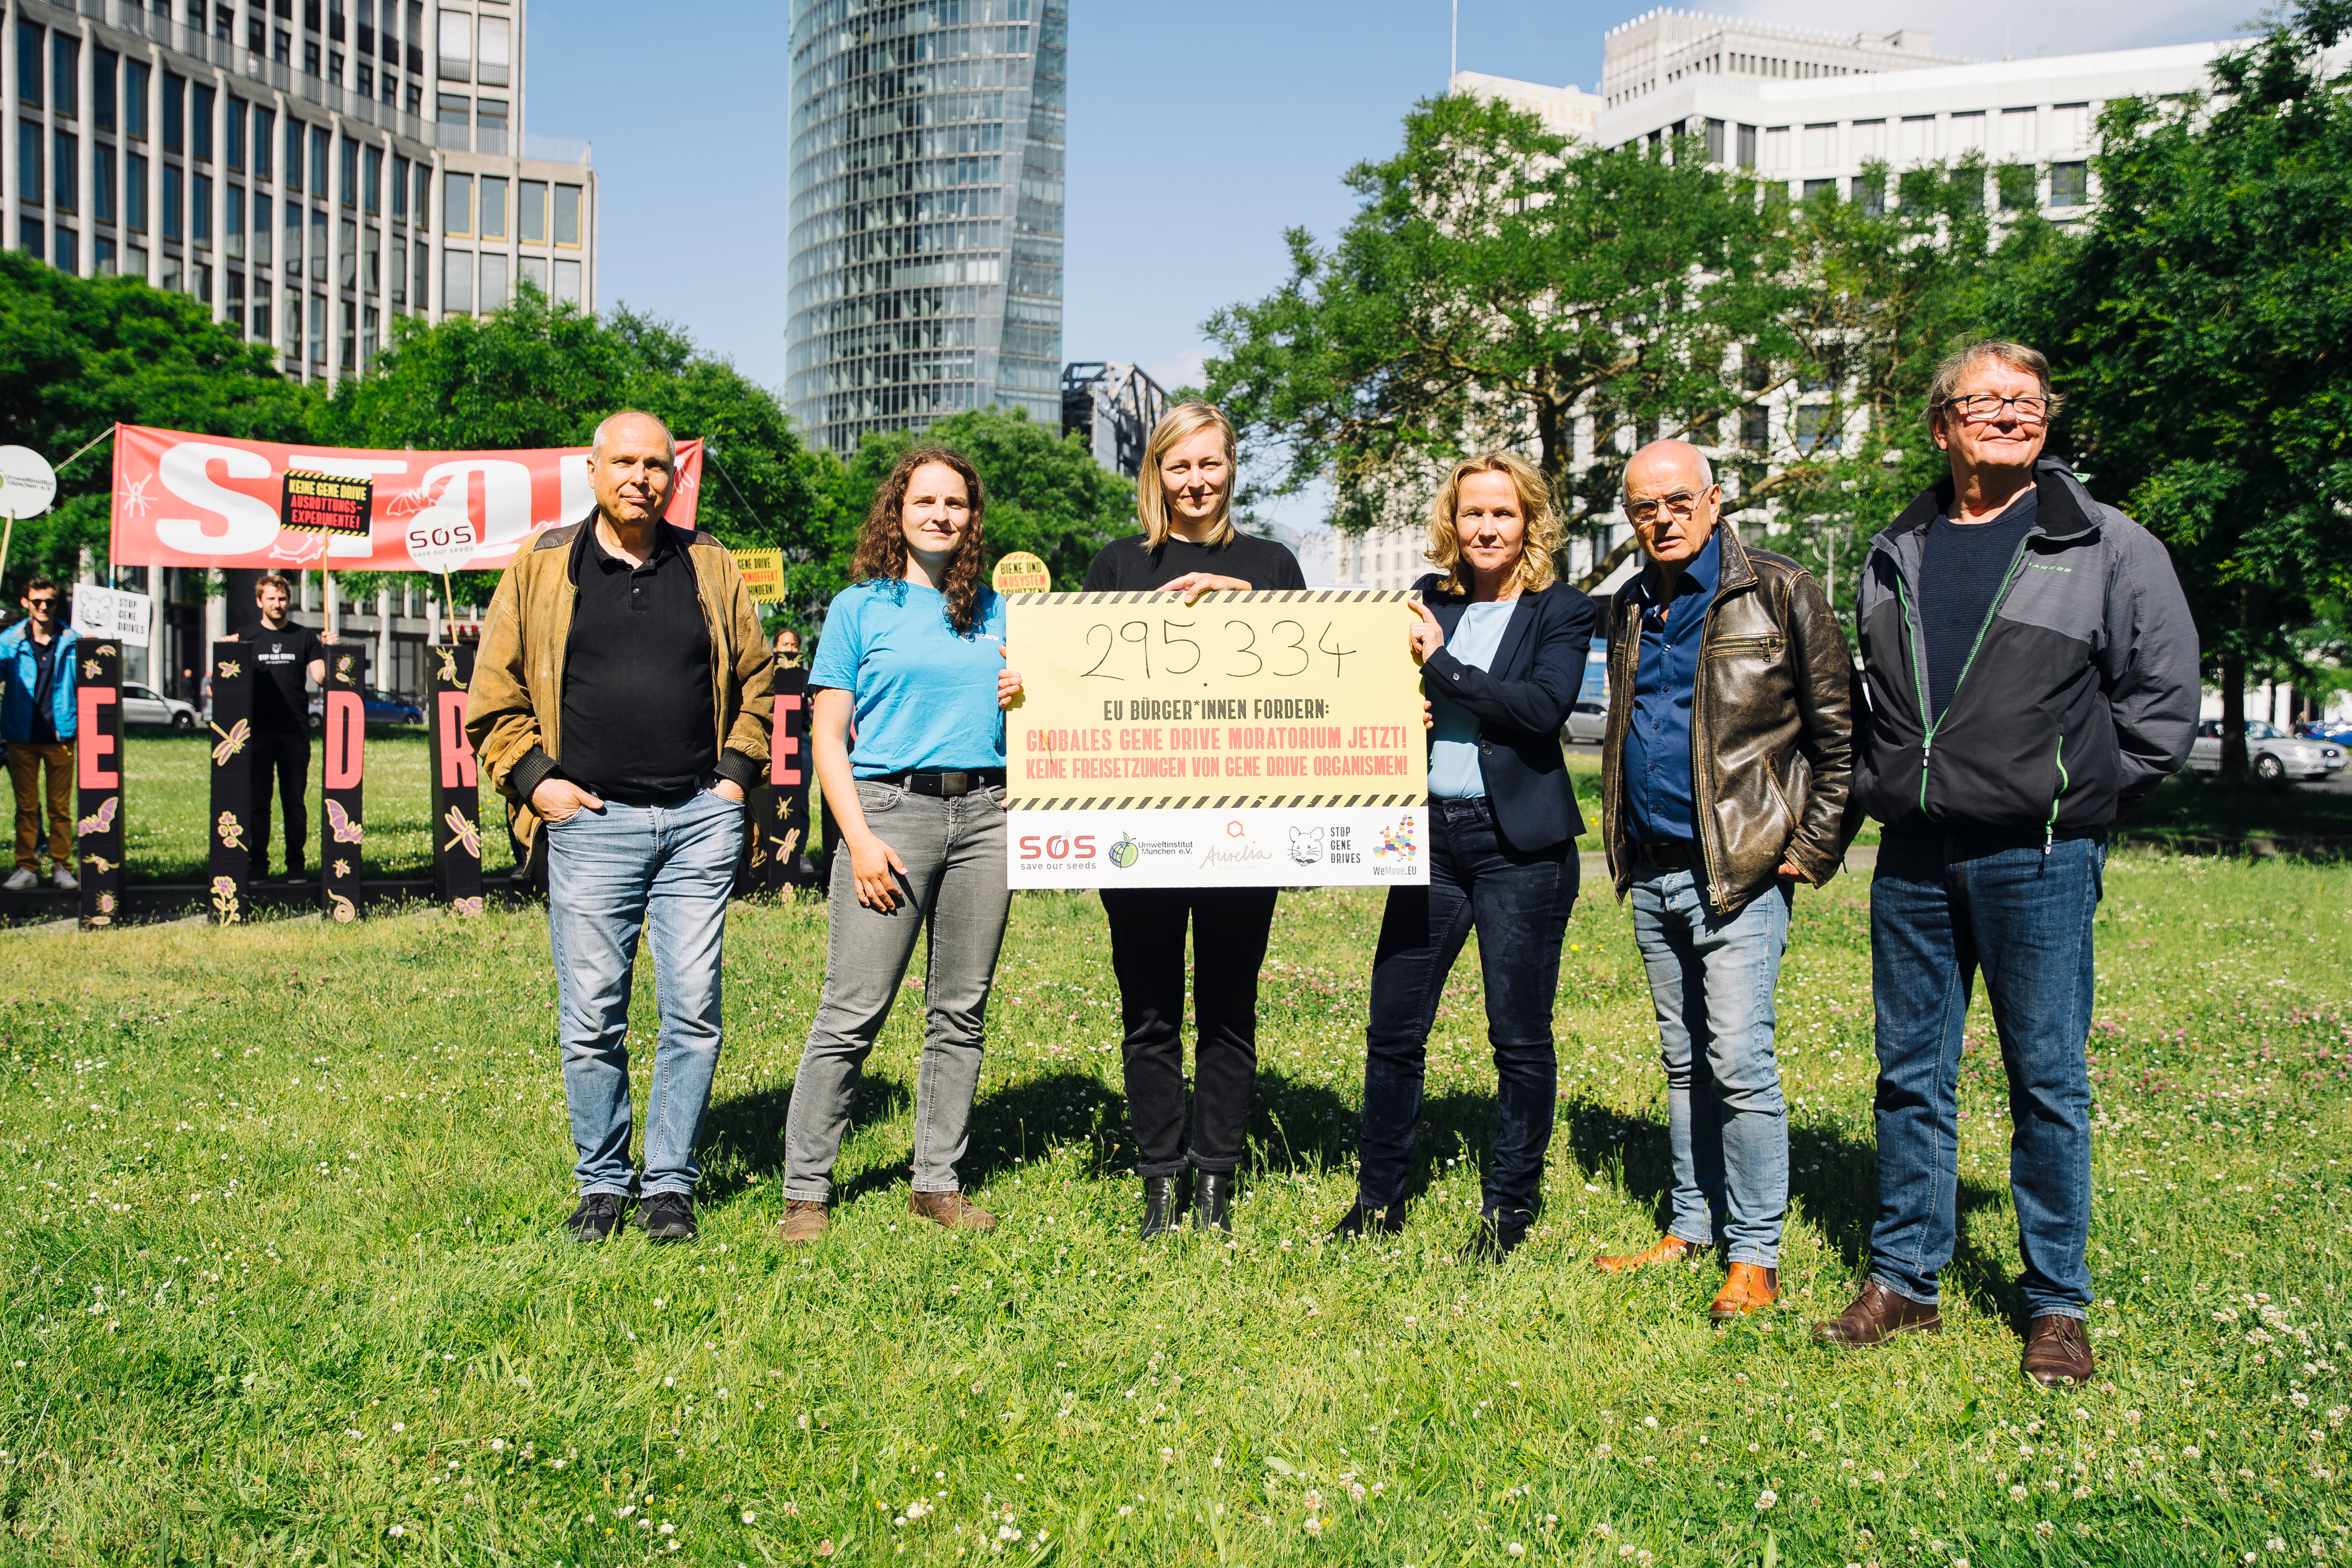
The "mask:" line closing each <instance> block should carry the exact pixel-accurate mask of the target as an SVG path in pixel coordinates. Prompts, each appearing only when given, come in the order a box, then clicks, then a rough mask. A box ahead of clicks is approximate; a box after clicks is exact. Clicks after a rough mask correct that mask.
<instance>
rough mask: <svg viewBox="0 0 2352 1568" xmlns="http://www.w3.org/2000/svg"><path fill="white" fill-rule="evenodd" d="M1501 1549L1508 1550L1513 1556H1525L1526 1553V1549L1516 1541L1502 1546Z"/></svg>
mask: <svg viewBox="0 0 2352 1568" xmlns="http://www.w3.org/2000/svg"><path fill="white" fill-rule="evenodd" d="M1503 1550H1504V1551H1506V1552H1509V1553H1510V1554H1511V1555H1512V1556H1514V1557H1525V1556H1526V1555H1527V1554H1528V1549H1527V1548H1526V1547H1524V1546H1522V1545H1520V1544H1519V1543H1518V1542H1516V1541H1514V1542H1511V1543H1510V1544H1509V1545H1508V1546H1506V1547H1504V1548H1503Z"/></svg>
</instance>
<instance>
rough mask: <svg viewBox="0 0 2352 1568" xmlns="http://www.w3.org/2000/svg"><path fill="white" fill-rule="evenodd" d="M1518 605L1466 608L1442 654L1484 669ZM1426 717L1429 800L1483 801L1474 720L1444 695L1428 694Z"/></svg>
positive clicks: (1501, 603)
mask: <svg viewBox="0 0 2352 1568" xmlns="http://www.w3.org/2000/svg"><path fill="white" fill-rule="evenodd" d="M1517 608H1518V601H1517V600H1516V599H1506V600H1502V601H1498V602H1496V603H1493V604H1465V605H1464V606H1463V607H1462V619H1461V620H1460V621H1458V622H1454V635H1453V636H1451V637H1448V638H1447V639H1446V640H1445V647H1446V651H1447V652H1449V653H1452V654H1453V655H1454V657H1455V658H1457V659H1459V660H1461V661H1462V662H1463V663H1464V664H1467V665H1469V666H1470V667H1471V668H1472V669H1474V670H1483V669H1485V668H1486V666H1487V665H1488V664H1490V663H1492V662H1493V660H1494V657H1495V650H1496V648H1498V647H1500V646H1502V643H1503V628H1504V627H1506V626H1508V625H1509V624H1510V623H1511V612H1512V611H1513V610H1516V609H1517ZM1429 713H1430V716H1431V717H1432V718H1433V719H1435V720H1436V721H1437V724H1436V727H1435V728H1434V729H1433V730H1432V731H1431V735H1432V736H1433V739H1432V741H1431V743H1430V747H1429V795H1430V799H1431V800H1485V799H1486V775H1485V774H1483V773H1481V772H1479V771H1478V716H1477V715H1475V714H1473V713H1471V712H1469V711H1467V710H1466V709H1464V708H1461V707H1457V706H1454V704H1452V703H1450V702H1448V701H1446V700H1445V694H1444V692H1432V693H1430V694H1429Z"/></svg>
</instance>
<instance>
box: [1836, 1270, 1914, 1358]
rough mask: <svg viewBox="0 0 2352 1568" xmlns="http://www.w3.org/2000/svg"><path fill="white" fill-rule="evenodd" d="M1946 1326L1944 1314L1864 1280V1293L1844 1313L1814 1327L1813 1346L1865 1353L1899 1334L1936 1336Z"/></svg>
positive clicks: (1871, 1281) (1873, 1282)
mask: <svg viewBox="0 0 2352 1568" xmlns="http://www.w3.org/2000/svg"><path fill="white" fill-rule="evenodd" d="M1943 1326H1944V1318H1943V1314H1942V1313H1940V1312H1937V1311H1936V1309H1935V1308H1933V1307H1923V1306H1921V1305H1920V1304H1919V1303H1918V1302H1916V1301H1913V1300H1912V1299H1911V1298H1910V1297H1908V1296H1904V1295H1898V1294H1896V1293H1895V1291H1890V1290H1888V1289H1887V1288H1886V1287H1885V1286H1884V1285H1882V1284H1880V1283H1879V1282H1878V1281H1875V1280H1864V1281H1863V1282H1862V1291H1861V1293H1860V1294H1858V1295H1856V1296H1855V1297H1854V1299H1853V1301H1852V1302H1850V1303H1849V1304H1848V1305H1847V1307H1846V1309H1845V1311H1844V1312H1840V1313H1839V1314H1838V1315H1837V1316H1836V1317H1833V1318H1832V1319H1830V1320H1829V1321H1828V1322H1818V1323H1815V1324H1814V1325H1813V1342H1814V1343H1816V1344H1826V1345H1835V1346H1837V1347H1839V1348H1841V1349H1845V1350H1863V1349H1867V1348H1868V1347H1870V1346H1872V1345H1874V1344H1881V1343H1885V1341H1887V1340H1889V1339H1891V1338H1893V1337H1894V1336H1895V1335H1896V1334H1899V1333H1935V1332H1936V1331H1937V1329H1940V1328H1942V1327H1943Z"/></svg>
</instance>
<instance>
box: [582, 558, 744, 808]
mask: <svg viewBox="0 0 2352 1568" xmlns="http://www.w3.org/2000/svg"><path fill="white" fill-rule="evenodd" d="M584 526H585V527H586V528H587V529H588V539H587V548H586V549H583V551H581V553H580V556H579V558H578V559H579V561H580V580H579V582H578V583H577V584H575V585H574V586H575V588H576V589H577V591H578V597H577V598H576V599H575V600H574V601H573V604H572V635H571V638H570V640H569V641H568V642H566V643H565V644H564V649H563V723H562V740H561V742H560V744H561V746H562V755H561V756H559V757H558V758H556V768H557V771H559V772H560V773H562V776H563V777H564V778H566V779H571V780H572V782H573V783H575V784H579V785H582V786H584V787H585V788H587V789H592V790H593V791H594V792H595V793H596V794H598V795H600V796H602V797H604V799H606V800H618V801H621V802H622V803H624V804H625V805H633V806H646V805H652V804H654V803H656V802H657V801H661V800H676V799H677V797H679V796H681V795H684V794H688V793H689V792H691V791H692V790H693V789H696V788H697V787H698V786H699V785H701V784H702V783H704V782H705V781H706V780H708V779H709V778H710V776H711V774H712V771H713V770H714V769H715V768H716V767H717V766H718V762H719V733H718V723H717V719H716V717H715V716H714V714H713V712H712V708H711V696H710V692H711V684H710V682H711V668H710V628H709V623H708V622H705V621H704V620H703V618H702V601H701V596H700V595H699V594H698V592H697V591H696V587H695V580H694V563H693V562H692V561H691V560H689V559H687V555H686V551H685V550H684V549H681V548H680V546H679V542H678V535H677V530H676V529H674V528H656V530H655V532H654V548H653V553H652V554H651V555H649V556H647V557H646V561H645V564H644V565H642V566H637V567H632V566H630V565H629V563H628V562H627V561H625V560H624V559H621V558H620V557H618V556H616V555H613V554H611V553H610V552H608V551H607V550H606V549H604V540H603V539H601V538H598V537H597V525H596V522H595V521H594V520H593V519H592V520H590V521H589V522H588V523H587V524H585V525H584Z"/></svg>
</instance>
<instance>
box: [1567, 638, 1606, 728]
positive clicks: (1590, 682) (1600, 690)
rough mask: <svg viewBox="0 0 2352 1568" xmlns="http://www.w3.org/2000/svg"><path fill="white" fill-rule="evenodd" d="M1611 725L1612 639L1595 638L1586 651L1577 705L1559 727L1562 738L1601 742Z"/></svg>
mask: <svg viewBox="0 0 2352 1568" xmlns="http://www.w3.org/2000/svg"><path fill="white" fill-rule="evenodd" d="M1608 728H1609V640H1608V639H1607V638H1606V637H1595V638H1594V639H1592V645H1591V647H1590V648H1588V649H1587V650H1586V651H1585V654H1584V685H1583V686H1582V688H1581V689H1580V690H1579V691H1578V692H1577V694H1576V706H1574V707H1573V708H1570V710H1569V714H1568V722H1567V723H1566V724H1564V725H1561V726H1560V727H1559V738H1560V739H1561V741H1562V742H1563V743H1564V742H1567V741H1571V740H1591V741H1598V740H1599V739H1600V738H1601V736H1602V735H1604V734H1605V733H1607V731H1608Z"/></svg>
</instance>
